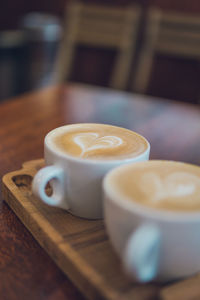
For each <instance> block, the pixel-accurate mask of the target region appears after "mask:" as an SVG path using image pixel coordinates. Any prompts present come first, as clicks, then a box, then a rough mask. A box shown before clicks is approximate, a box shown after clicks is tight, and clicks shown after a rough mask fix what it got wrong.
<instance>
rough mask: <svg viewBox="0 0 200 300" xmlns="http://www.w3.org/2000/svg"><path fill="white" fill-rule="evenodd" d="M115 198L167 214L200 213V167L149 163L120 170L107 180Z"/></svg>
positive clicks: (166, 162) (177, 163)
mask: <svg viewBox="0 0 200 300" xmlns="http://www.w3.org/2000/svg"><path fill="white" fill-rule="evenodd" d="M110 185H111V186H112V189H113V190H114V191H115V193H116V195H117V197H121V198H122V199H124V198H125V199H127V200H129V201H131V202H136V203H139V204H142V205H146V206H148V207H151V208H155V209H161V210H168V211H199V210H200V167H197V166H194V165H191V164H186V163H181V162H174V161H159V160H150V161H147V162H140V163H136V164H131V165H127V166H124V167H122V168H119V170H116V172H113V175H112V176H111V177H110Z"/></svg>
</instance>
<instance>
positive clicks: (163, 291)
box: [3, 160, 200, 300]
mask: <svg viewBox="0 0 200 300" xmlns="http://www.w3.org/2000/svg"><path fill="white" fill-rule="evenodd" d="M43 166H44V161H43V160H35V161H30V162H26V163H24V164H23V167H22V169H21V170H19V171H15V172H12V173H9V174H7V175H5V176H4V177H3V196H4V199H5V201H6V202H7V203H8V205H9V206H10V207H11V208H12V209H13V211H14V212H15V213H16V215H17V216H18V217H19V218H20V219H21V221H22V222H23V223H24V225H25V226H26V227H27V228H28V230H29V231H30V232H31V233H32V235H33V236H34V237H35V239H36V240H37V241H38V242H39V244H40V245H41V246H42V247H43V248H44V249H45V250H46V251H47V252H48V254H49V255H50V256H51V258H52V259H53V260H54V261H55V263H56V264H57V265H58V266H59V267H60V269H62V271H63V272H64V273H65V274H66V275H67V276H68V277H69V278H70V279H71V280H72V281H73V282H74V284H75V285H76V286H77V287H78V288H79V289H80V290H81V291H82V293H83V294H84V295H85V296H86V297H87V298H88V299H91V300H94V299H95V300H96V299H98V300H100V299H104V300H130V299H134V300H149V299H163V300H175V299H176V300H178V299H181V300H190V299H191V300H192V299H193V300H197V299H200V275H196V276H194V277H192V278H189V279H186V280H184V281H180V282H176V283H173V284H167V285H161V284H156V283H151V284H138V283H135V282H133V281H132V280H130V279H129V278H128V277H126V275H125V274H124V272H123V269H122V266H121V263H120V260H119V258H118V256H117V255H116V253H115V252H114V251H113V248H112V246H111V244H110V242H109V240H108V236H107V234H106V231H105V228H104V223H103V220H95V221H94V220H85V219H81V218H77V217H74V216H72V215H71V214H69V213H68V212H67V211H64V210H62V209H59V208H53V207H49V206H47V205H46V204H44V203H43V202H41V201H40V200H39V199H37V198H36V197H34V196H33V194H32V191H31V182H32V178H33V176H34V174H35V173H36V172H37V171H38V170H39V169H40V168H41V167H43Z"/></svg>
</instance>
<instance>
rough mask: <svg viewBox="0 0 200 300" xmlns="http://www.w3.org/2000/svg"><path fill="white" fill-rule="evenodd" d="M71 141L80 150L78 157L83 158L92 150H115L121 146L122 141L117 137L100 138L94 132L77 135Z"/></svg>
mask: <svg viewBox="0 0 200 300" xmlns="http://www.w3.org/2000/svg"><path fill="white" fill-rule="evenodd" d="M73 141H74V142H75V143H76V144H77V145H78V146H79V147H80V148H81V150H82V152H81V154H80V157H84V155H85V154H87V153H88V152H90V151H93V150H97V149H109V148H115V147H118V146H120V145H122V144H123V140H122V139H121V138H119V137H117V136H103V137H100V136H99V134H98V133H95V132H88V133H80V134H77V135H76V136H75V137H74V138H73Z"/></svg>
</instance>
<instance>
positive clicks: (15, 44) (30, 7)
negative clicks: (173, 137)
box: [0, 0, 200, 104]
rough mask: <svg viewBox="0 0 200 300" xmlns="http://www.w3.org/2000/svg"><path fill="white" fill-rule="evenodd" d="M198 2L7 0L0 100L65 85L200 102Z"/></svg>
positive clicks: (0, 24)
mask: <svg viewBox="0 0 200 300" xmlns="http://www.w3.org/2000/svg"><path fill="white" fill-rule="evenodd" d="M199 59H200V1H199V0H190V1H188V0H173V1H172V0H138V1H137V0H135V1H134V0H132V1H125V0H121V1H120V0H118V1H116V0H109V1H106V0H101V1H100V0H99V1H89V0H88V1H80V2H78V1H73V0H71V1H69V0H57V1H55V0H49V1H39V0H34V1H33V0H29V1H25V0H15V1H11V0H7V1H4V3H3V5H2V7H1V10H0V101H6V100H8V99H9V98H10V97H13V96H17V95H19V94H22V93H25V92H28V91H32V90H35V89H39V88H42V87H45V86H48V85H52V84H57V83H63V82H67V81H72V82H81V83H87V84H92V85H98V86H105V87H111V88H115V89H120V90H125V91H130V92H137V93H142V94H148V95H153V96H157V97H163V98H169V99H176V100H178V101H185V102H190V103H196V104H197V103H200V84H199V78H200V64H199Z"/></svg>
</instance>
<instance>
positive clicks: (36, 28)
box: [21, 12, 62, 89]
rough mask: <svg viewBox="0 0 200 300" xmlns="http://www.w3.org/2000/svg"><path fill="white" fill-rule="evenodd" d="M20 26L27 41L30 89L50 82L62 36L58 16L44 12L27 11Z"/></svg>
mask: <svg viewBox="0 0 200 300" xmlns="http://www.w3.org/2000/svg"><path fill="white" fill-rule="evenodd" d="M21 27H22V29H23V30H24V32H25V34H26V39H27V42H28V62H27V63H28V66H29V71H28V74H27V76H28V78H29V87H30V88H31V89H34V88H40V87H43V86H46V85H49V84H51V83H52V80H53V71H54V63H55V58H56V54H57V50H58V46H59V43H60V40H61V36H62V26H61V22H60V20H59V18H58V17H56V16H54V15H51V14H45V13H37V12H33V13H29V14H27V15H25V16H24V18H23V19H22V22H21Z"/></svg>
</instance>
